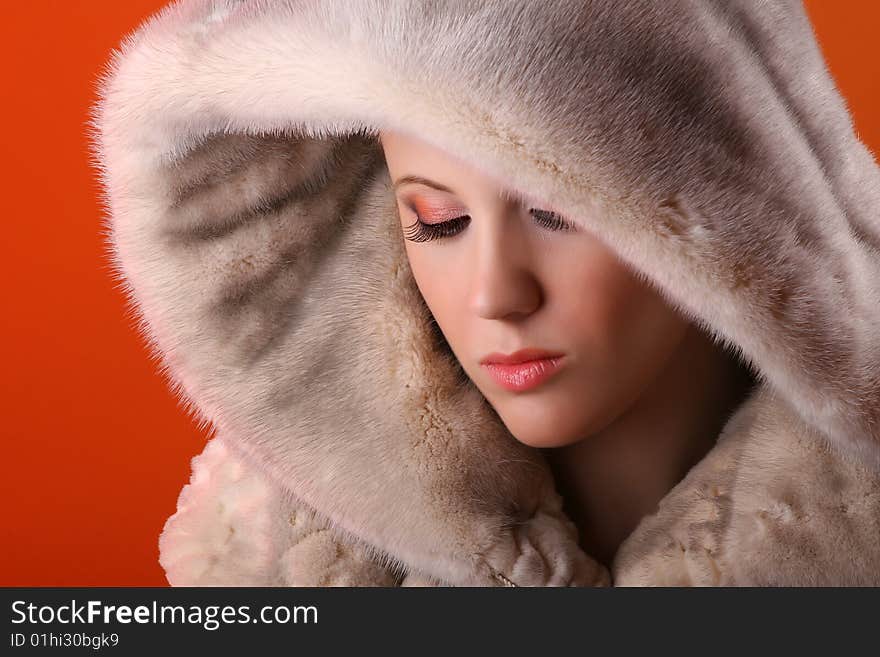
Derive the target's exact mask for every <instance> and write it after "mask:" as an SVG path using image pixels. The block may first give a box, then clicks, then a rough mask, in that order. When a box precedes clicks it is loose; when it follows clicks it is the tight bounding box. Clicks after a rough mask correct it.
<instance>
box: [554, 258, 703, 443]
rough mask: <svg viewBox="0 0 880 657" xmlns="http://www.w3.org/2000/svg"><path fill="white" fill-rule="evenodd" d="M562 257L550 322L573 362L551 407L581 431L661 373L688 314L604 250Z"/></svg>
mask: <svg viewBox="0 0 880 657" xmlns="http://www.w3.org/2000/svg"><path fill="white" fill-rule="evenodd" d="M567 265H568V266H567V272H562V271H558V272H556V275H555V280H558V281H567V282H568V284H567V285H564V286H563V285H562V284H560V285H559V287H558V289H557V294H556V295H555V298H554V307H555V309H556V310H557V311H556V312H555V313H554V315H555V317H556V318H555V319H553V320H552V324H554V325H555V326H557V327H558V328H560V329H563V330H564V332H565V336H566V337H567V339H568V340H569V341H570V344H571V345H572V347H573V348H574V349H575V350H576V353H577V356H578V360H579V363H578V367H577V368H576V373H575V375H574V376H573V378H572V380H571V381H570V383H571V385H572V389H571V390H569V391H568V393H569V394H567V395H563V399H559V400H557V401H558V403H559V404H560V405H561V408H559V409H557V410H558V411H559V412H560V418H566V417H567V418H568V423H569V424H570V425H571V428H572V429H574V428H575V427H578V426H579V427H580V431H579V433H578V434H577V436H578V437H581V438H582V437H584V436H585V435H589V434H590V433H593V432H596V431H598V430H600V429H602V428H604V427H605V426H607V425H608V424H609V423H610V422H611V421H613V420H614V419H615V418H617V417H618V416H619V415H620V414H621V413H623V412H624V411H625V410H626V409H627V408H628V407H629V406H630V405H632V404H633V403H634V402H635V401H636V400H637V399H638V397H639V396H640V395H641V394H642V393H643V392H644V391H645V389H646V388H647V387H648V385H649V384H650V383H651V382H652V381H653V380H654V379H656V377H657V376H659V374H660V372H661V371H662V369H663V367H664V366H665V365H666V363H668V362H669V360H670V358H671V357H672V356H673V354H674V353H675V350H676V348H677V347H678V345H680V344H681V342H682V340H683V338H684V336H685V333H686V330H687V326H688V321H687V320H686V318H684V317H683V316H682V315H681V314H680V313H678V312H677V311H676V310H675V309H674V308H673V307H672V306H671V305H669V304H668V303H667V302H666V301H665V300H664V299H663V298H662V296H661V295H660V294H659V293H658V292H657V291H656V290H655V289H654V288H653V287H652V286H651V285H650V284H649V283H647V282H643V281H641V280H640V279H639V278H638V277H637V276H636V275H635V274H634V273H633V272H632V271H631V270H630V269H629V268H627V267H626V266H625V265H624V264H623V263H621V262H620V261H619V260H618V259H617V258H616V257H615V256H613V255H612V254H610V253H602V254H599V255H595V254H593V255H591V257H589V258H582V259H581V260H580V261H579V262H575V261H574V260H571V261H569V262H568V263H567ZM573 391H576V392H573ZM575 435H576V434H575V433H574V432H572V434H571V436H570V437H575ZM563 442H566V441H564V440H563Z"/></svg>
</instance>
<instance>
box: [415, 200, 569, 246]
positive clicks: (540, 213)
mask: <svg viewBox="0 0 880 657" xmlns="http://www.w3.org/2000/svg"><path fill="white" fill-rule="evenodd" d="M529 213H530V214H531V215H532V216H533V217H534V218H535V221H536V222H538V224H540V225H541V226H542V227H544V228H546V229H547V230H554V231H573V230H575V227H574V225H572V224H571V223H569V222H568V221H566V220H565V219H563V218H562V217H560V216H559V215H558V214H557V213H555V212H549V211H547V210H538V209H537V208H531V209H530V210H529ZM470 221H471V217H470V215H467V214H464V215H461V216H460V217H455V218H454V219H449V220H448V221H444V222H441V223H436V224H427V223H425V222H423V221H422V219H421V217H419V216H418V214H416V220H415V221H414V222H413V223H412V224H410V225H409V226H407V227H406V228H405V229H404V231H403V235H404V237H405V238H406V239H408V240H410V241H411V242H429V241H431V240H438V239H446V238H448V237H453V236H454V235H457V234H458V233H460V232H461V231H463V230H464V229H465V228H466V227H467V225H468V224H469V223H470Z"/></svg>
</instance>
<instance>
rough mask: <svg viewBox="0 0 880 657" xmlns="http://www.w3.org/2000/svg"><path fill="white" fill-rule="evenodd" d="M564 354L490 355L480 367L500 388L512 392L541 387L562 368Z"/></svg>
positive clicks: (538, 351) (521, 353)
mask: <svg viewBox="0 0 880 657" xmlns="http://www.w3.org/2000/svg"><path fill="white" fill-rule="evenodd" d="M563 359H564V354H560V353H552V352H548V351H544V350H539V349H523V350H521V351H517V352H515V353H513V354H510V355H504V354H490V355H489V356H487V357H486V358H484V359H483V360H482V361H480V365H481V366H482V367H485V368H486V371H487V372H488V373H489V376H491V377H492V379H493V380H494V381H495V382H496V383H497V384H498V385H500V386H501V387H503V388H505V389H507V390H511V391H513V392H523V391H526V390H531V389H533V388H536V387H537V386H539V385H541V384H542V383H544V382H545V381H547V380H548V379H550V378H551V377H552V376H553V375H554V374H556V373H557V372H558V371H559V370H560V368H561V367H562V364H563Z"/></svg>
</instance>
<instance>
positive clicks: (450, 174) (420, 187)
mask: <svg viewBox="0 0 880 657" xmlns="http://www.w3.org/2000/svg"><path fill="white" fill-rule="evenodd" d="M380 139H381V142H382V147H383V150H384V152H385V159H386V162H387V164H388V171H389V173H390V175H391V179H392V181H393V182H394V183H395V189H396V191H397V192H398V193H400V194H405V193H407V192H418V191H424V192H430V193H431V194H434V195H441V196H442V195H453V196H456V197H458V198H460V199H463V200H473V201H474V202H478V201H480V200H486V199H490V198H491V199H494V200H497V199H502V200H504V201H515V202H520V201H521V199H522V196H521V195H520V194H518V193H517V192H515V191H514V190H513V189H512V188H510V187H508V186H507V185H504V184H503V183H502V182H501V181H498V180H497V179H495V178H493V177H492V176H490V175H489V174H487V173H485V172H483V171H481V170H480V169H479V168H478V167H475V166H473V165H472V164H470V163H468V162H465V161H464V160H462V159H460V158H458V157H456V156H455V155H453V154H451V153H449V152H447V151H445V150H443V149H442V148H438V147H436V146H434V145H433V144H430V143H428V142H427V141H425V140H423V139H420V138H418V137H414V136H412V135H405V134H401V133H396V132H382V133H380ZM425 180H427V181H430V182H433V183H437V185H436V187H439V188H440V189H437V188H436V187H435V186H429V185H427V184H425V183H424V181H425Z"/></svg>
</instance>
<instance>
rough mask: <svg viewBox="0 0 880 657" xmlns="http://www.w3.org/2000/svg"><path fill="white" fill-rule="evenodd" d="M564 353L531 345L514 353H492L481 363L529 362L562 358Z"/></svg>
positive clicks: (513, 363) (512, 363)
mask: <svg viewBox="0 0 880 657" xmlns="http://www.w3.org/2000/svg"><path fill="white" fill-rule="evenodd" d="M563 355H564V354H562V353H559V352H557V351H547V350H546V349H537V348H535V347H529V348H528V349H520V350H519V351H514V352H513V353H512V354H499V353H498V352H495V353H491V354H489V355H488V356H486V357H485V358H484V359H483V360H481V361H480V365H488V364H494V363H497V364H500V365H516V364H518V363H527V362H529V361H533V360H544V359H547V358H561V357H562V356H563Z"/></svg>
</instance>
